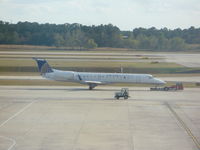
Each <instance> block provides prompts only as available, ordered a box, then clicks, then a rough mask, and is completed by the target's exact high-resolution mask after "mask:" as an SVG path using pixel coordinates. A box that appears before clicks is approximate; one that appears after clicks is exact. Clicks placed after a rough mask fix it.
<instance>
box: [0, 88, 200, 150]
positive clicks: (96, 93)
mask: <svg viewBox="0 0 200 150" xmlns="http://www.w3.org/2000/svg"><path fill="white" fill-rule="evenodd" d="M118 90H120V87H111V86H105V87H104V86H99V87H97V88H96V89H95V90H93V91H89V90H87V89H86V88H85V87H73V86H70V87H64V86H0V149H1V150H27V149H28V150H41V149H48V150H55V149H59V150H90V149H91V150H102V149H103V150H161V149H162V150H169V149H170V150H179V149H181V150H199V149H200V145H199V143H200V126H199V125H200V117H199V114H200V98H199V97H200V94H199V93H200V89H199V88H188V89H187V88H186V89H185V90H184V91H177V92H174V91H173V92H162V91H149V89H148V88H139V87H133V88H129V90H130V96H131V98H130V99H129V100H115V99H114V98H113V97H114V92H116V91H118Z"/></svg>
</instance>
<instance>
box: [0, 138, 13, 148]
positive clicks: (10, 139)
mask: <svg viewBox="0 0 200 150" xmlns="http://www.w3.org/2000/svg"><path fill="white" fill-rule="evenodd" d="M0 138H2V139H5V140H8V141H11V142H12V145H10V147H9V148H8V149H7V150H11V149H12V148H13V147H14V146H15V145H16V141H15V140H14V139H12V138H8V137H5V136H0Z"/></svg>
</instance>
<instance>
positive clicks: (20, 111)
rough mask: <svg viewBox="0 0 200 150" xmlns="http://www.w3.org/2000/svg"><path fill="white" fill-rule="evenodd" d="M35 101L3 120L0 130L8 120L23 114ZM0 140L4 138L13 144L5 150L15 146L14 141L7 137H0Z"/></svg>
mask: <svg viewBox="0 0 200 150" xmlns="http://www.w3.org/2000/svg"><path fill="white" fill-rule="evenodd" d="M35 102H36V100H33V101H32V102H31V103H29V104H28V105H26V106H25V107H23V108H22V109H21V110H19V111H18V112H17V113H15V114H14V115H12V116H11V117H10V118H8V119H7V120H5V121H4V122H3V123H1V124H0V128H1V127H3V126H4V125H5V124H6V123H7V122H9V121H10V120H12V119H14V118H15V117H17V116H18V115H19V114H21V113H22V112H24V111H25V110H26V109H27V108H28V107H30V106H31V105H32V104H33V103H35ZM0 138H4V139H7V140H9V141H12V142H13V144H12V145H11V146H10V147H9V148H8V149H7V150H11V149H12V148H13V147H14V146H15V145H16V141H15V140H14V139H12V138H9V137H4V136H0Z"/></svg>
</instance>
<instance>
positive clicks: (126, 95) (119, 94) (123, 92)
mask: <svg viewBox="0 0 200 150" xmlns="http://www.w3.org/2000/svg"><path fill="white" fill-rule="evenodd" d="M120 97H123V98H124V99H128V98H129V97H130V96H129V90H128V88H122V89H121V91H120V92H116V93H115V98H116V99H119V98H120Z"/></svg>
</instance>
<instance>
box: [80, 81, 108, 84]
mask: <svg viewBox="0 0 200 150" xmlns="http://www.w3.org/2000/svg"><path fill="white" fill-rule="evenodd" d="M84 82H85V83H87V84H95V85H98V84H104V83H102V82H100V81H84Z"/></svg>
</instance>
